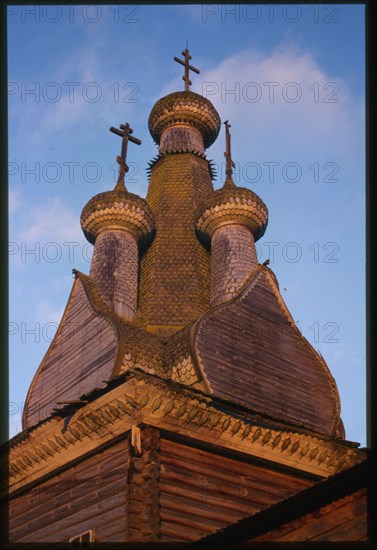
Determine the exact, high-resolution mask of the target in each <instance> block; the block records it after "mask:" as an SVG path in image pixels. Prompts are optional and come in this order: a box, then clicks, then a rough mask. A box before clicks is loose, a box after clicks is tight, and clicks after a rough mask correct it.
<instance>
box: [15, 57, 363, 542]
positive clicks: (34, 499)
mask: <svg viewBox="0 0 377 550" xmlns="http://www.w3.org/2000/svg"><path fill="white" fill-rule="evenodd" d="M182 55H183V60H182V59H179V58H174V59H175V61H177V62H178V63H179V64H181V65H183V67H184V76H183V80H184V91H178V92H174V93H171V94H169V95H167V96H165V97H163V98H161V99H160V100H158V101H157V103H156V104H155V105H154V106H153V108H152V110H151V113H150V116H149V120H148V127H149V131H150V133H151V135H152V137H153V139H154V141H155V142H156V144H157V145H158V147H159V149H158V155H157V157H156V158H155V159H153V160H152V161H151V162H150V163H149V169H148V172H149V175H150V181H149V187H148V193H147V197H146V198H145V199H143V198H141V197H139V196H138V195H135V194H133V193H132V192H130V190H128V189H127V172H128V165H127V156H128V155H129V154H132V152H131V151H128V146H129V144H130V143H131V144H134V145H140V144H141V141H140V140H139V139H138V138H136V137H135V136H134V135H133V129H132V128H131V127H130V125H129V124H128V123H126V124H121V125H120V127H119V128H114V127H111V128H110V130H111V132H112V133H114V134H115V135H117V136H119V137H120V138H121V140H122V141H121V154H120V155H119V156H118V157H117V161H118V164H119V177H118V181H117V184H116V186H115V188H114V189H113V190H112V191H107V192H104V193H100V194H98V195H96V196H94V197H93V198H91V199H90V200H89V202H88V203H87V204H86V205H85V206H84V208H83V210H82V214H81V227H82V230H83V232H84V234H85V237H86V238H87V239H88V241H89V242H90V243H92V244H93V245H94V253H93V259H92V263H91V267H90V273H89V275H86V274H84V273H81V272H79V271H77V270H74V274H75V280H74V283H73V287H72V291H71V293H70V296H69V298H68V303H67V306H66V309H65V311H64V314H63V317H62V320H61V323H60V325H59V328H58V330H57V333H56V335H55V338H54V340H53V342H52V344H51V346H50V348H49V349H48V351H47V353H46V355H45V357H44V358H43V360H42V363H41V365H40V366H39V368H38V370H37V372H36V374H35V376H34V379H33V382H32V384H31V386H30V389H29V393H28V396H27V400H26V404H25V409H24V416H23V431H22V432H21V433H20V434H18V435H17V436H16V437H14V438H13V439H12V440H11V441H10V443H9V453H10V477H9V498H10V501H9V507H10V540H11V541H12V542H65V541H73V542H85V541H98V542H104V541H109V542H110V541H114V542H115V541H118V542H127V541H128V542H132V541H135V542H158V541H161V542H178V541H180V542H184V541H186V542H188V541H191V542H194V541H200V540H201V539H202V538H203V537H206V536H210V535H212V534H214V533H219V532H221V530H222V529H226V528H229V526H232V525H233V524H236V522H237V521H239V520H241V519H242V518H245V517H247V516H250V517H252V516H254V515H255V514H257V513H262V512H264V511H266V510H269V509H270V508H271V509H272V508H273V507H274V506H275V505H277V504H278V503H281V502H283V501H284V502H285V500H287V499H288V501H289V499H292V498H294V496H295V495H301V494H304V492H305V491H308V490H309V489H310V490H313V489H315V487H316V486H317V485H318V487H319V486H321V483H324V482H326V481H327V480H328V478H331V476H337V475H341V474H342V473H343V472H344V471H345V470H348V469H350V468H352V467H356V466H357V465H359V464H361V463H363V462H364V461H365V458H366V454H365V452H364V451H362V450H360V449H357V446H358V444H353V443H351V442H349V441H347V440H346V439H345V433H344V428H343V424H342V421H341V418H340V399H339V394H338V390H337V386H336V383H335V381H334V379H333V377H332V375H331V373H330V371H329V369H328V367H327V365H326V363H325V361H324V359H323V357H322V356H321V355H320V354H319V353H318V352H316V351H315V350H314V349H313V348H312V346H311V345H310V344H309V342H308V341H307V340H306V339H305V338H304V337H303V336H302V335H301V333H300V332H299V330H298V329H297V327H296V325H295V322H294V320H293V318H292V316H291V314H290V312H289V311H288V309H287V307H286V305H285V303H284V300H283V298H282V296H281V294H280V291H279V285H278V282H277V279H276V277H275V275H274V273H273V272H272V270H271V269H270V268H269V267H268V262H265V263H264V264H259V263H258V259H257V255H256V248H255V242H256V241H257V240H258V239H260V238H262V237H263V235H264V233H265V231H266V228H267V224H268V210H267V206H266V205H265V204H264V202H263V200H262V199H261V198H260V197H259V196H258V195H257V194H256V193H254V192H253V191H252V190H250V189H248V188H246V187H242V186H240V187H238V186H236V184H235V183H234V180H233V175H232V172H233V167H234V162H233V160H232V151H231V134H230V128H231V126H230V124H229V122H228V121H225V122H224V124H222V123H221V120H220V116H219V114H218V113H217V111H216V109H215V107H214V106H213V105H212V103H211V102H210V101H209V100H208V99H206V98H204V97H202V96H201V95H199V94H197V93H194V92H192V91H191V90H190V85H191V81H190V77H189V71H193V72H195V73H197V74H198V73H199V70H198V69H197V68H195V67H194V66H192V65H191V64H190V61H191V55H190V53H189V51H188V49H187V48H186V49H185V50H184V51H183V52H182ZM221 129H223V132H222V135H223V133H224V134H225V139H224V137H221V139H222V140H223V139H224V141H225V153H224V155H225V158H226V179H225V182H224V184H223V186H222V187H221V188H220V189H218V190H216V191H215V190H214V188H213V183H212V180H213V171H212V167H211V162H210V161H209V160H208V159H207V156H206V151H207V149H208V148H209V147H210V146H211V145H212V144H213V143H214V141H215V140H216V139H218V136H219V132H220V130H221ZM360 536H361V535H360Z"/></svg>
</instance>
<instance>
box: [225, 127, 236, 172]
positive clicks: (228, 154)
mask: <svg viewBox="0 0 377 550" xmlns="http://www.w3.org/2000/svg"><path fill="white" fill-rule="evenodd" d="M224 124H225V132H226V152H225V153H224V157H225V158H226V169H225V173H226V175H227V177H228V178H231V177H232V174H233V168H235V167H236V165H235V164H234V162H233V161H232V151H231V143H230V141H231V140H230V138H231V135H230V132H229V128H230V127H231V126H230V124H229V122H228V121H227V120H226V121H225V122H224Z"/></svg>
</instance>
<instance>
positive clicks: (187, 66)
mask: <svg viewBox="0 0 377 550" xmlns="http://www.w3.org/2000/svg"><path fill="white" fill-rule="evenodd" d="M182 55H183V57H184V58H185V60H184V61H182V59H179V58H178V57H174V58H173V59H174V61H176V62H177V63H180V64H181V65H183V66H184V68H185V74H184V76H182V80H184V81H185V92H188V91H189V90H190V86H191V84H192V82H191V80H190V72H189V71H193V72H194V73H196V74H200V71H199V69H197V68H196V67H193V66H192V65H190V59H192V57H191V55H190V52H189V50H188V48H187V46H186V49H185V50H183V52H182Z"/></svg>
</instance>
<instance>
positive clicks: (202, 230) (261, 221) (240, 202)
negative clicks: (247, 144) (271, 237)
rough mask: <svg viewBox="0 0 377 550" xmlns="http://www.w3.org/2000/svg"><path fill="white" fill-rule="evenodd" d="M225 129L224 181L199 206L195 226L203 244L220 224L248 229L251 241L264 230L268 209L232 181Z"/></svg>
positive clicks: (228, 142)
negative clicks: (219, 187) (241, 226)
mask: <svg viewBox="0 0 377 550" xmlns="http://www.w3.org/2000/svg"><path fill="white" fill-rule="evenodd" d="M224 124H225V128H226V151H225V153H224V157H225V158H226V180H225V183H224V185H223V187H222V189H218V190H217V191H214V192H213V193H212V194H211V195H209V196H208V197H206V198H205V199H204V201H203V202H202V204H201V205H200V207H199V209H198V211H197V214H196V218H195V226H196V230H197V232H198V234H199V237H200V238H201V239H202V241H203V242H204V243H205V244H207V245H208V244H209V242H210V241H211V236H212V233H213V232H214V231H215V229H217V228H218V227H220V226H222V225H229V224H238V225H244V226H246V227H248V228H249V229H250V231H251V233H252V235H253V237H254V241H257V240H258V239H260V238H261V237H262V236H263V235H264V232H265V231H266V227H267V223H268V210H267V206H266V205H265V204H264V202H263V201H262V199H260V198H259V197H258V195H256V194H255V193H253V192H252V191H250V189H246V188H245V187H237V186H236V184H235V183H234V181H233V176H232V174H233V168H234V166H235V164H234V162H233V160H232V153H231V135H230V131H229V128H230V124H229V122H228V121H227V120H226V121H225V122H224Z"/></svg>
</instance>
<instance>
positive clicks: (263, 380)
mask: <svg viewBox="0 0 377 550" xmlns="http://www.w3.org/2000/svg"><path fill="white" fill-rule="evenodd" d="M289 317H290V316H289V313H288V312H287V310H286V309H285V306H284V303H283V302H282V299H281V296H280V294H279V292H278V289H277V287H276V286H275V283H274V281H273V279H272V277H271V276H270V275H269V274H268V273H267V272H266V269H262V270H260V271H259V273H257V275H256V279H255V280H254V283H253V284H251V285H250V286H249V287H248V290H246V291H245V292H244V293H243V294H241V296H240V297H238V298H237V299H235V301H234V302H229V303H227V304H223V305H222V306H219V307H217V308H215V309H214V310H213V311H210V312H209V313H208V314H207V315H205V316H204V317H203V320H202V321H200V322H199V327H198V331H197V336H196V351H197V354H198V359H199V362H200V365H201V367H202V369H203V370H204V371H205V373H206V375H207V379H208V381H209V384H210V386H211V388H212V389H213V392H214V394H215V395H218V396H220V397H223V398H226V399H230V400H231V401H233V402H238V403H240V404H242V405H245V406H247V407H250V408H251V409H254V410H256V411H258V412H261V413H263V414H268V415H270V416H272V417H275V418H278V419H279V420H281V421H287V422H289V423H292V424H295V425H302V426H304V427H307V428H309V429H313V430H316V431H319V432H321V433H326V434H333V433H334V432H335V428H336V426H337V424H338V420H339V397H338V394H337V390H336V386H335V382H334V380H333V378H332V377H331V375H330V374H329V371H328V369H327V367H326V365H325V364H324V362H323V361H322V360H321V359H320V358H319V356H318V355H317V354H316V353H315V352H314V350H313V349H312V348H311V346H310V344H309V343H308V342H307V341H305V339H304V338H303V337H302V336H301V335H300V333H299V332H298V330H297V329H296V328H295V327H293V326H292V324H293V323H294V322H293V320H292V319H291V320H290V318H289Z"/></svg>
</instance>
